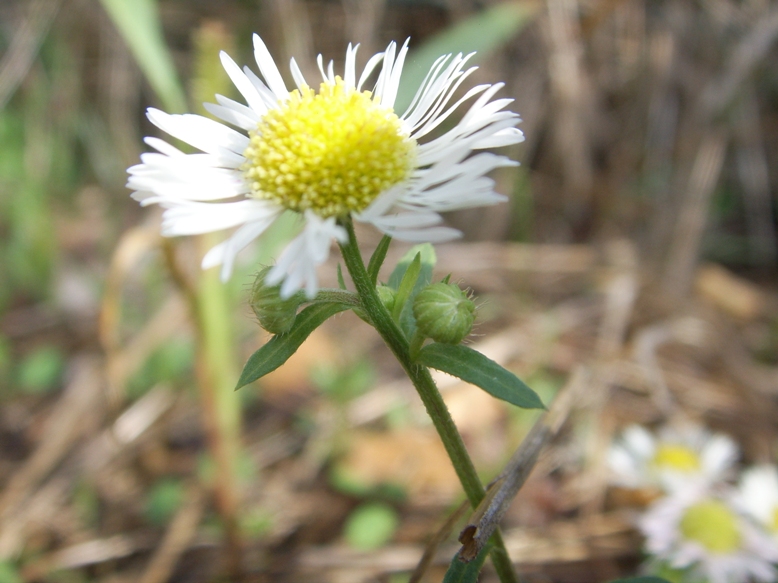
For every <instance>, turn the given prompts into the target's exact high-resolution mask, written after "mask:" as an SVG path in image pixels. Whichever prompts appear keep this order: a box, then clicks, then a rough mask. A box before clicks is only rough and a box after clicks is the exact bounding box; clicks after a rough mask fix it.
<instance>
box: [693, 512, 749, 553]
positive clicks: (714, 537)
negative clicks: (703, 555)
mask: <svg viewBox="0 0 778 583" xmlns="http://www.w3.org/2000/svg"><path fill="white" fill-rule="evenodd" d="M680 527H681V533H682V534H683V536H684V537H685V538H687V539H689V540H693V541H697V542H698V543H700V544H701V545H702V546H703V547H705V549H706V550H708V551H710V552H711V553H729V552H732V551H734V550H736V549H737V548H738V547H739V546H740V529H739V528H738V524H737V517H736V516H735V514H734V513H733V512H732V511H731V510H730V509H729V508H728V507H727V505H726V504H724V503H723V502H721V501H719V500H705V501H703V502H698V503H697V504H694V505H693V506H690V507H689V508H688V510H686V513H685V514H684V515H683V518H682V519H681V524H680Z"/></svg>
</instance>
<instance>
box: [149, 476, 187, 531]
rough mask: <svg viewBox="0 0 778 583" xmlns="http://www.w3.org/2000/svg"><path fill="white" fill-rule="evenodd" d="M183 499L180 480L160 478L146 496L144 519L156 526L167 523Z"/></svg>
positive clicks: (182, 487)
mask: <svg viewBox="0 0 778 583" xmlns="http://www.w3.org/2000/svg"><path fill="white" fill-rule="evenodd" d="M183 500H184V486H183V484H182V483H181V482H180V480H175V479H171V478H166V479H163V480H160V481H159V482H157V483H156V484H154V485H153V486H152V488H151V491H150V492H149V493H148V496H147V498H146V508H145V515H146V519H147V520H148V521H149V522H151V523H152V524H155V525H157V526H163V525H165V524H167V522H168V521H169V520H170V519H171V518H172V516H173V515H174V514H175V513H176V511H177V510H178V508H179V507H180V506H181V503H182V502H183Z"/></svg>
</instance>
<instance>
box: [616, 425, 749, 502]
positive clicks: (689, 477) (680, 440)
mask: <svg viewBox="0 0 778 583" xmlns="http://www.w3.org/2000/svg"><path fill="white" fill-rule="evenodd" d="M737 457H738V448H737V445H736V444H735V442H734V441H733V440H732V439H730V438H729V437H727V436H726V435H723V434H720V433H717V434H711V433H709V432H708V431H706V430H705V429H704V428H702V427H700V426H697V425H691V424H688V425H682V426H679V427H671V426H668V427H665V428H664V429H662V430H661V431H660V432H659V435H658V436H656V437H655V436H654V435H653V434H652V433H650V432H649V431H647V430H646V429H644V428H643V427H640V426H639V425H632V426H630V427H628V428H627V429H625V430H624V433H623V434H622V437H621V440H620V441H618V442H617V443H615V444H614V445H612V446H611V449H610V451H609V452H608V464H609V466H610V469H611V473H612V477H613V480H612V481H613V482H614V483H615V484H617V485H620V486H624V487H627V488H647V487H648V488H650V487H659V488H662V489H664V490H666V491H669V492H673V491H676V490H679V489H681V488H687V487H697V488H702V487H705V486H707V485H709V484H711V483H713V482H715V481H717V480H721V479H723V478H726V476H727V473H728V471H729V470H730V469H731V467H732V465H733V464H734V462H735V461H736V460H737Z"/></svg>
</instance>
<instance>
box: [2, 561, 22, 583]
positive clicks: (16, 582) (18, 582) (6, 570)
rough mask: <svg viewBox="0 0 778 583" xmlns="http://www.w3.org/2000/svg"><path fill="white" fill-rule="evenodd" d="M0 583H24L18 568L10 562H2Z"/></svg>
mask: <svg viewBox="0 0 778 583" xmlns="http://www.w3.org/2000/svg"><path fill="white" fill-rule="evenodd" d="M0 583H23V582H22V576H21V575H19V571H18V570H17V568H16V566H15V565H14V564H13V563H11V562H9V561H0Z"/></svg>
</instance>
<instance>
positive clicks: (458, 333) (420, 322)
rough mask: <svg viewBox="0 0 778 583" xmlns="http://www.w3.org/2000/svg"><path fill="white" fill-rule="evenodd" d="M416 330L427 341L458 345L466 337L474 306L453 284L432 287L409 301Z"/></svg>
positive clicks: (435, 284)
mask: <svg viewBox="0 0 778 583" xmlns="http://www.w3.org/2000/svg"><path fill="white" fill-rule="evenodd" d="M413 316H414V317H415V318H416V326H417V328H418V329H419V331H420V332H421V333H422V334H424V335H425V336H426V337H427V338H432V339H433V340H434V341H435V342H442V343H444V344H459V343H460V342H462V340H464V338H465V336H467V335H468V334H470V330H471V329H472V327H473V320H474V319H475V304H474V303H473V301H472V300H471V299H470V298H468V297H467V294H466V293H465V292H463V291H462V290H461V289H459V286H457V285H455V284H453V283H444V282H440V283H433V284H431V285H428V286H427V287H425V288H424V289H422V290H421V291H420V292H419V293H418V294H417V295H416V298H415V299H414V301H413Z"/></svg>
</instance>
